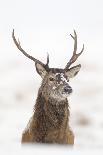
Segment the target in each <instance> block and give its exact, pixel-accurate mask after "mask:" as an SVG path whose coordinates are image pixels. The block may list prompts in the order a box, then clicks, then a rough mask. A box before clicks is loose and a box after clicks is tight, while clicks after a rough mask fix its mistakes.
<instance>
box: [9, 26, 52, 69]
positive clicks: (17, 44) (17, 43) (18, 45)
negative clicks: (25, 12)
mask: <svg viewBox="0 0 103 155" xmlns="http://www.w3.org/2000/svg"><path fill="white" fill-rule="evenodd" d="M12 38H13V40H14V43H15V45H16V46H17V48H18V49H19V50H20V51H21V52H22V53H23V54H24V55H25V56H26V57H28V58H29V59H31V60H33V61H34V62H39V63H40V64H41V65H43V66H44V67H45V66H46V65H45V64H44V63H42V62H41V61H39V60H38V59H36V58H34V57H33V56H31V55H29V54H28V53H27V52H25V51H24V50H23V49H22V47H21V44H20V41H19V39H18V41H17V40H16V38H15V35H14V29H13V32H12ZM47 62H48V63H49V61H47Z"/></svg>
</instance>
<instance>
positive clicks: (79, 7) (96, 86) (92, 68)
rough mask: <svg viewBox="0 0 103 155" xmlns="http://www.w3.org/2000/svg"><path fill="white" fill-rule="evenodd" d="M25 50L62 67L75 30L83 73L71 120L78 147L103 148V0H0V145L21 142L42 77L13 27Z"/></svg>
mask: <svg viewBox="0 0 103 155" xmlns="http://www.w3.org/2000/svg"><path fill="white" fill-rule="evenodd" d="M13 28H14V29H15V35H16V37H17V38H19V39H20V41H21V45H22V47H23V49H25V50H26V51H27V52H28V53H29V54H31V55H32V56H34V57H36V58H37V59H40V60H41V61H43V62H44V63H45V62H46V56H47V52H48V53H49V55H50V67H59V68H63V67H64V66H65V65H66V63H67V62H68V60H69V59H70V57H71V55H72V52H73V46H74V42H73V40H72V38H71V37H70V33H72V34H73V30H74V29H75V30H76V32H77V35H78V52H79V51H80V50H81V48H82V44H83V43H84V45H85V50H84V53H83V54H82V55H81V56H80V57H79V60H78V61H77V62H76V64H78V63H81V64H82V69H81V72H80V73H79V74H78V76H76V77H75V78H74V79H73V80H71V86H72V87H73V90H74V92H73V94H72V95H71V98H70V111H71V118H70V124H71V127H72V129H73V131H74V133H75V146H74V147H75V148H77V149H78V148H79V149H82V148H97V149H100V148H103V132H102V131H103V102H102V101H103V95H102V94H103V80H102V79H103V69H102V68H103V46H102V45H103V1H102V0H91V1H89V0H86V1H82V0H78V1H76V0H26V1H25V0H9V1H7V0H0V146H2V147H3V146H5V145H8V144H10V143H11V144H15V145H17V144H18V145H20V140H21V134H22V131H23V130H24V128H25V126H26V124H27V122H28V120H29V118H30V116H31V115H32V112H33V106H34V104H35V99H36V96H37V92H38V88H39V86H40V83H41V78H40V77H39V75H38V74H37V73H36V70H35V65H34V63H33V62H32V61H30V60H29V59H27V58H26V57H25V56H24V55H23V54H22V53H21V52H20V51H19V50H18V49H17V48H16V46H15V45H14V43H13V40H12V36H11V34H12V30H13Z"/></svg>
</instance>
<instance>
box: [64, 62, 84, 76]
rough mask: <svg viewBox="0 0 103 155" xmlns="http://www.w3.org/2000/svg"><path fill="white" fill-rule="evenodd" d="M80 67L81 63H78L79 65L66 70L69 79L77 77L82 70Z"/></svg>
mask: <svg viewBox="0 0 103 155" xmlns="http://www.w3.org/2000/svg"><path fill="white" fill-rule="evenodd" d="M80 68H81V65H80V64H79V65H77V66H74V67H72V68H70V69H68V70H67V71H66V72H65V75H66V76H67V78H68V79H70V78H73V77H75V76H76V75H77V74H78V72H79V71H80Z"/></svg>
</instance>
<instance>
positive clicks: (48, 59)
mask: <svg viewBox="0 0 103 155" xmlns="http://www.w3.org/2000/svg"><path fill="white" fill-rule="evenodd" d="M48 65H49V54H48V53H47V63H46V66H48Z"/></svg>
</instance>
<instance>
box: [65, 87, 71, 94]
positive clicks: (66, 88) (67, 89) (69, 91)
mask: <svg viewBox="0 0 103 155" xmlns="http://www.w3.org/2000/svg"><path fill="white" fill-rule="evenodd" d="M64 92H65V93H72V88H71V87H70V86H66V87H65V88H64Z"/></svg>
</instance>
